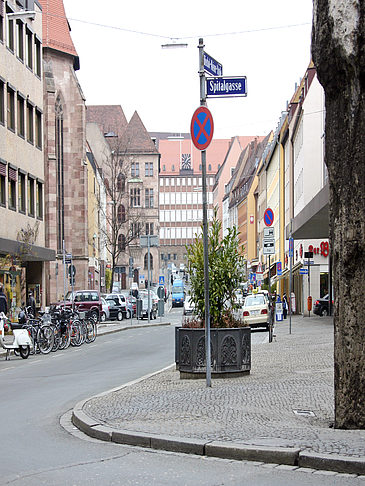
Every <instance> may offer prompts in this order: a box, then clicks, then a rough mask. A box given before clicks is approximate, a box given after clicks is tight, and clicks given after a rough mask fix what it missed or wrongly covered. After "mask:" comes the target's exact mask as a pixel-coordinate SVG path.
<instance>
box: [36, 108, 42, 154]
mask: <svg viewBox="0 0 365 486" xmlns="http://www.w3.org/2000/svg"><path fill="white" fill-rule="evenodd" d="M35 143H36V146H37V147H38V148H39V149H41V148H42V113H41V112H40V111H39V110H37V109H36V110H35Z"/></svg>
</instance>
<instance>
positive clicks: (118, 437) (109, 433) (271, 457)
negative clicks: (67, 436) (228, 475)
mask: <svg viewBox="0 0 365 486" xmlns="http://www.w3.org/2000/svg"><path fill="white" fill-rule="evenodd" d="M173 366H174V365H171V366H170V367H167V368H164V370H166V369H168V368H171V367H173ZM164 370H160V371H157V372H155V373H151V374H149V375H147V376H144V377H142V378H139V379H137V380H135V381H133V382H130V383H126V384H125V385H123V386H122V387H117V388H113V390H109V391H106V392H103V393H100V394H99V395H97V396H105V395H107V394H109V393H111V392H113V391H116V390H120V389H121V388H125V387H127V386H131V385H133V384H135V383H138V382H141V381H143V380H146V379H147V378H149V377H151V376H153V375H156V374H158V373H160V372H161V371H164ZM94 398H95V397H94ZM90 399H91V398H87V399H85V400H82V401H81V402H79V403H77V404H76V406H75V407H74V409H73V412H72V418H71V420H72V423H73V424H74V425H75V426H76V427H77V428H78V429H80V430H81V431H82V432H84V433H85V434H86V435H89V436H90V437H93V438H95V439H100V440H104V441H107V442H115V443H117V444H125V445H129V446H138V447H145V448H150V449H155V450H165V451H170V452H179V453H184V454H195V455H200V456H208V457H218V458H221V459H231V460H238V461H245V460H246V461H258V462H262V463H268V464H278V465H285V466H292V467H300V468H306V469H313V470H325V471H334V472H338V473H348V474H358V475H364V474H365V456H362V457H352V456H341V455H337V454H321V453H315V452H309V451H305V450H301V449H299V448H294V447H293V448H291V447H279V446H278V447H275V446H256V445H246V444H238V443H234V442H221V441H212V440H204V439H188V438H181V437H173V436H168V435H155V434H149V433H144V432H135V431H131V430H122V429H114V428H112V427H108V426H107V425H106V424H105V423H100V422H98V421H97V420H95V419H93V418H92V417H90V416H89V415H87V414H86V413H85V412H84V406H85V405H86V404H87V402H88V401H89V400H90Z"/></svg>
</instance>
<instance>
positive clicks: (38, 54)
mask: <svg viewBox="0 0 365 486" xmlns="http://www.w3.org/2000/svg"><path fill="white" fill-rule="evenodd" d="M35 73H36V75H37V76H39V77H41V76H42V47H41V41H40V40H39V39H37V38H35Z"/></svg>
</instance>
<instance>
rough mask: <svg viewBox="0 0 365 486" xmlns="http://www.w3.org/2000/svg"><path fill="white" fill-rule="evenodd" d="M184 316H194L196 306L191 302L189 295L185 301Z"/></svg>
mask: <svg viewBox="0 0 365 486" xmlns="http://www.w3.org/2000/svg"><path fill="white" fill-rule="evenodd" d="M183 314H184V316H186V315H188V314H194V304H193V301H192V300H191V297H190V296H189V295H188V296H187V297H186V298H185V301H184V311H183Z"/></svg>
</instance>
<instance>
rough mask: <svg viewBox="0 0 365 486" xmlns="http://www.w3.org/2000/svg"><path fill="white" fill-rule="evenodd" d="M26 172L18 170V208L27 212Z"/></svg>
mask: <svg viewBox="0 0 365 486" xmlns="http://www.w3.org/2000/svg"><path fill="white" fill-rule="evenodd" d="M25 194H26V193H25V174H22V173H21V172H18V209H19V212H21V213H25V200H26V199H25Z"/></svg>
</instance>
